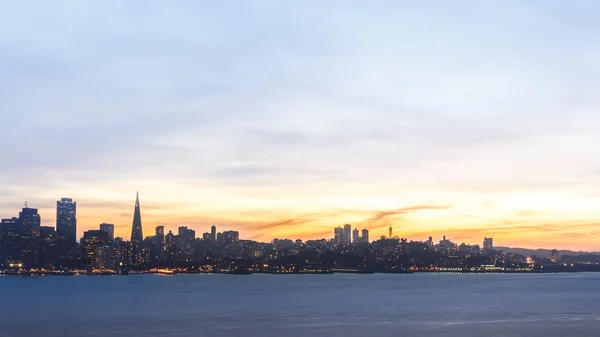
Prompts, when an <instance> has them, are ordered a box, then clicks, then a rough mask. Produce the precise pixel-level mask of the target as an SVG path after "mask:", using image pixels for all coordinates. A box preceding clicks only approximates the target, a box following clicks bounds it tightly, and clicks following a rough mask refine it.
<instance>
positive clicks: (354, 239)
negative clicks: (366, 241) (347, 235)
mask: <svg viewBox="0 0 600 337" xmlns="http://www.w3.org/2000/svg"><path fill="white" fill-rule="evenodd" d="M352 243H360V236H359V235H358V228H354V229H353V230H352Z"/></svg>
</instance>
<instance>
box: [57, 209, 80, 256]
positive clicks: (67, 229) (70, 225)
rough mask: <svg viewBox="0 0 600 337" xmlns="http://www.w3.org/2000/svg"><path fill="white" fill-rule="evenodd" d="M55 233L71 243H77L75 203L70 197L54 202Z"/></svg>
mask: <svg viewBox="0 0 600 337" xmlns="http://www.w3.org/2000/svg"><path fill="white" fill-rule="evenodd" d="M56 233H57V234H58V236H59V237H61V238H63V239H64V240H66V242H68V243H69V244H71V245H74V244H76V243H77V203H76V202H73V199H71V198H61V199H60V200H59V201H57V202H56Z"/></svg>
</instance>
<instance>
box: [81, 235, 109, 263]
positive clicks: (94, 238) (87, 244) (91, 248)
mask: <svg viewBox="0 0 600 337" xmlns="http://www.w3.org/2000/svg"><path fill="white" fill-rule="evenodd" d="M108 242H109V237H108V232H106V231H103V230H99V229H96V230H89V231H87V232H84V233H83V238H82V239H81V249H82V250H83V260H84V263H85V266H86V268H92V267H96V266H97V265H98V263H97V262H98V261H99V260H98V256H99V255H100V254H101V253H100V251H101V250H102V248H104V247H105V246H106V244H107V243H108Z"/></svg>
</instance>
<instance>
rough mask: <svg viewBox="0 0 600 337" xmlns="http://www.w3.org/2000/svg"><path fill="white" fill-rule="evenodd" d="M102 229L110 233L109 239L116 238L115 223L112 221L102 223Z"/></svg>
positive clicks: (111, 240) (110, 240)
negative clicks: (111, 222)
mask: <svg viewBox="0 0 600 337" xmlns="http://www.w3.org/2000/svg"><path fill="white" fill-rule="evenodd" d="M100 230H101V231H105V232H107V233H108V241H109V242H113V241H114V240H115V225H113V224H110V223H103V224H100Z"/></svg>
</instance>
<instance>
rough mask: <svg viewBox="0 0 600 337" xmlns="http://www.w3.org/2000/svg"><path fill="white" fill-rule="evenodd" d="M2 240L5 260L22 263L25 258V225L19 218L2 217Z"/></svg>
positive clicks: (0, 236) (0, 235)
mask: <svg viewBox="0 0 600 337" xmlns="http://www.w3.org/2000/svg"><path fill="white" fill-rule="evenodd" d="M0 227H1V228H2V230H1V232H0V240H1V241H0V242H2V247H3V248H4V249H3V252H2V253H3V254H2V255H3V256H4V261H5V262H7V263H8V264H11V263H16V264H18V263H21V262H22V260H23V252H22V250H23V248H24V247H23V240H22V237H23V226H21V222H20V221H19V218H11V219H2V224H1V225H0Z"/></svg>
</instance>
